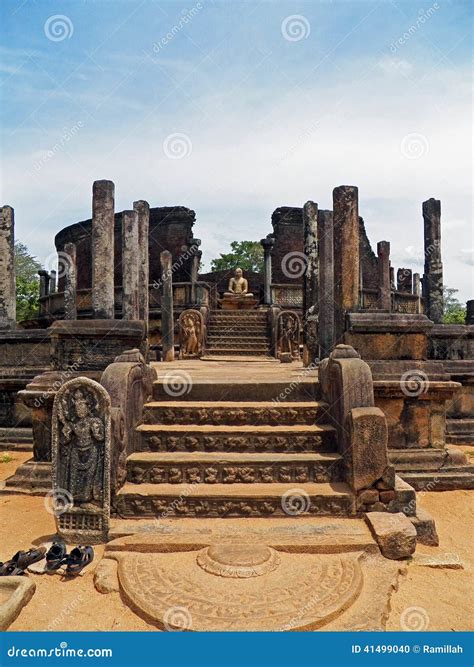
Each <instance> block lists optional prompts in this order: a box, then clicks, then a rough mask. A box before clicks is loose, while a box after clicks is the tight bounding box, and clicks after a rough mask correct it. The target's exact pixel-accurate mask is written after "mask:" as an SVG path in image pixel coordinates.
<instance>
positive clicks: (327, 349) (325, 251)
mask: <svg viewBox="0 0 474 667" xmlns="http://www.w3.org/2000/svg"><path fill="white" fill-rule="evenodd" d="M318 250H319V281H318V282H319V286H318V291H319V323H318V339H319V356H320V358H321V359H325V358H326V357H328V356H329V354H330V353H331V350H332V348H333V346H334V238H333V215H332V211H321V210H320V211H318Z"/></svg>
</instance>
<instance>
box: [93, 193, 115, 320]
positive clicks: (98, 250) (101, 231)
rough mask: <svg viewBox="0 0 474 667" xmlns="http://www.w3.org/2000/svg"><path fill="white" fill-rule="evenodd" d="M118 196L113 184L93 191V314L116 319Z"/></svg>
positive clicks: (96, 316) (97, 317)
mask: <svg viewBox="0 0 474 667" xmlns="http://www.w3.org/2000/svg"><path fill="white" fill-rule="evenodd" d="M114 192H115V186H114V184H113V183H112V181H94V185H93V187H92V312H93V316H94V319H102V320H113V319H114V301H115V299H114V226H115V221H114V206H115V201H114Z"/></svg>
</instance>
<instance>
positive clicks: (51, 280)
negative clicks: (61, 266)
mask: <svg viewBox="0 0 474 667" xmlns="http://www.w3.org/2000/svg"><path fill="white" fill-rule="evenodd" d="M57 275H58V274H57V272H56V271H54V269H53V271H51V272H50V274H49V293H50V294H54V292H56V287H57V281H56V276H57Z"/></svg>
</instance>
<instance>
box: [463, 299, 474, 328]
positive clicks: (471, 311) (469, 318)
mask: <svg viewBox="0 0 474 667" xmlns="http://www.w3.org/2000/svg"><path fill="white" fill-rule="evenodd" d="M465 322H466V324H474V299H469V301H466V319H465Z"/></svg>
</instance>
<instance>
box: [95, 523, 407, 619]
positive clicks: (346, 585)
mask: <svg viewBox="0 0 474 667" xmlns="http://www.w3.org/2000/svg"><path fill="white" fill-rule="evenodd" d="M130 530H133V534H128V535H126V536H124V537H118V538H116V539H114V540H112V541H111V542H109V543H108V545H107V547H106V553H105V558H106V560H105V561H103V565H102V568H101V570H102V573H103V574H101V573H98V574H97V575H96V587H97V589H98V590H99V591H101V592H102V591H105V590H120V591H121V594H122V597H123V599H124V600H125V601H126V603H127V604H128V605H129V606H130V607H131V608H132V610H133V611H135V613H137V614H138V615H140V616H141V617H143V618H144V619H145V620H147V621H148V622H150V623H152V624H154V625H156V626H157V627H158V628H159V629H161V630H165V631H172V630H191V631H256V630H262V631H264V630H267V631H268V630H270V631H289V630H316V629H319V628H321V629H324V630H369V629H376V630H383V629H384V626H385V621H386V618H387V615H388V610H389V600H390V596H391V593H392V592H393V591H394V590H396V588H397V586H398V580H399V576H400V574H401V573H402V572H404V571H405V568H406V565H404V564H402V563H394V562H390V561H387V560H386V559H384V558H382V557H381V555H380V553H379V549H378V547H377V545H376V544H375V542H374V540H373V538H372V536H371V534H370V531H369V530H368V528H367V526H366V525H365V523H364V522H363V521H362V520H357V519H353V520H347V519H346V520H344V519H329V518H327V519H326V518H324V519H320V518H317V519H315V518H309V519H304V520H303V519H301V520H298V519H294V520H290V521H289V520H288V519H286V520H281V519H274V520H272V521H271V522H270V525H269V522H268V521H266V520H261V519H256V520H248V519H226V520H220V519H212V520H209V521H206V522H205V524H203V523H202V521H200V520H196V519H180V520H173V521H171V520H166V519H165V520H160V521H156V522H144V521H139V522H137V521H135V522H131V521H114V522H112V526H111V531H112V535H120V534H122V535H124V534H126V533H129V532H130ZM115 562H116V564H115ZM105 579H106V580H107V585H104V581H105ZM114 582H115V583H114Z"/></svg>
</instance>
